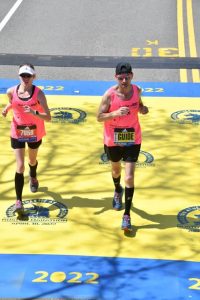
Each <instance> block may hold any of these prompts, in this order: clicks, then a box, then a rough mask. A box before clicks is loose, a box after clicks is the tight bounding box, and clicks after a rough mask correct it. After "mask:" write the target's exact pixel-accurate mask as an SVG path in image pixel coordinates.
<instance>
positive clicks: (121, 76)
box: [116, 75, 131, 81]
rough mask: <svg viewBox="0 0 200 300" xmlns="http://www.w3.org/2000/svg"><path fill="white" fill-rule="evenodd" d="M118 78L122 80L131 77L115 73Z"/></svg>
mask: <svg viewBox="0 0 200 300" xmlns="http://www.w3.org/2000/svg"><path fill="white" fill-rule="evenodd" d="M116 77H117V79H118V80H120V81H122V80H124V79H125V80H129V79H130V78H131V76H130V75H117V76H116Z"/></svg>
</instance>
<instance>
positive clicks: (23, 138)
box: [17, 125, 37, 142]
mask: <svg viewBox="0 0 200 300" xmlns="http://www.w3.org/2000/svg"><path fill="white" fill-rule="evenodd" d="M17 139H18V141H19V142H36V141H37V127H36V125H18V126H17Z"/></svg>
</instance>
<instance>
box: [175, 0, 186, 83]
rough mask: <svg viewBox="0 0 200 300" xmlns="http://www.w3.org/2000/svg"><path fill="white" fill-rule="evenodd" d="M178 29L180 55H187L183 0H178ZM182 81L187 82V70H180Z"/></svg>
mask: <svg viewBox="0 0 200 300" xmlns="http://www.w3.org/2000/svg"><path fill="white" fill-rule="evenodd" d="M177 30H178V49H179V57H185V37H184V27H183V0H177ZM180 81H181V82H187V81H188V80H187V70H186V69H181V70H180Z"/></svg>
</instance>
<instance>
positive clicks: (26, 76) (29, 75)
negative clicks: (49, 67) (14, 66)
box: [19, 73, 33, 78]
mask: <svg viewBox="0 0 200 300" xmlns="http://www.w3.org/2000/svg"><path fill="white" fill-rule="evenodd" d="M19 76H20V77H22V78H31V77H32V76H33V75H31V74H26V73H24V74H21V75H19Z"/></svg>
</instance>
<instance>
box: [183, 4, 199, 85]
mask: <svg viewBox="0 0 200 300" xmlns="http://www.w3.org/2000/svg"><path fill="white" fill-rule="evenodd" d="M186 3H187V25H188V36H189V47H190V56H191V57H198V55H197V48H196V41H195V32H194V18H193V8H192V0H187V1H186ZM192 78H193V82H200V76H199V70H197V69H193V70H192Z"/></svg>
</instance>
